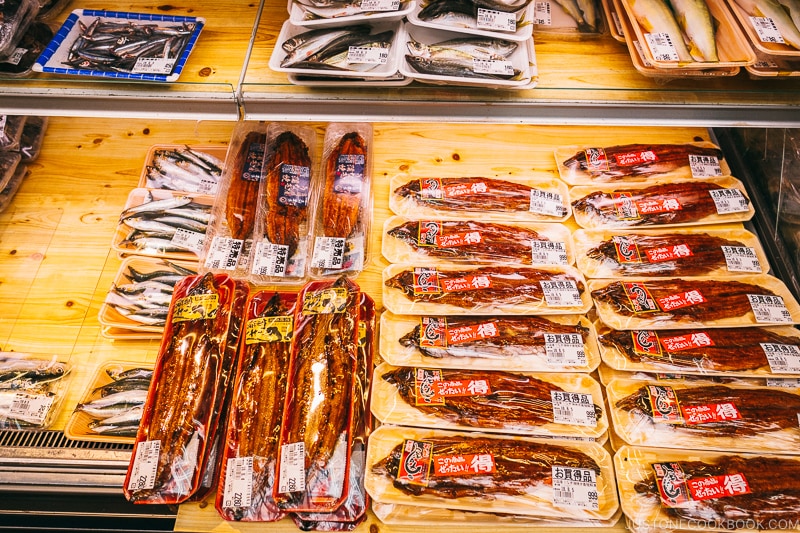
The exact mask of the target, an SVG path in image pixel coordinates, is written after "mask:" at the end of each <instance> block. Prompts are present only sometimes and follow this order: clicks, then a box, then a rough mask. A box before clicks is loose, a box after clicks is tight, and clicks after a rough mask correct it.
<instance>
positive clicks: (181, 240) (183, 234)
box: [171, 228, 206, 254]
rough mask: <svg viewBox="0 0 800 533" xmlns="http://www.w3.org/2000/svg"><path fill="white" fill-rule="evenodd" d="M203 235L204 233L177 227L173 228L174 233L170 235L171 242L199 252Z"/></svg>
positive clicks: (201, 248) (201, 249) (201, 247)
mask: <svg viewBox="0 0 800 533" xmlns="http://www.w3.org/2000/svg"><path fill="white" fill-rule="evenodd" d="M205 236H206V235H205V233H200V232H197V231H191V230H188V229H184V228H178V229H177V230H175V235H173V236H172V239H171V242H172V244H174V245H175V246H180V247H181V248H186V249H187V250H191V251H192V252H194V253H196V254H199V253H201V252H202V251H203V241H204V239H205Z"/></svg>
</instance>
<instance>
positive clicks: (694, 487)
mask: <svg viewBox="0 0 800 533" xmlns="http://www.w3.org/2000/svg"><path fill="white" fill-rule="evenodd" d="M652 467H653V472H654V473H655V476H656V484H657V485H658V492H659V496H660V497H661V503H662V504H664V506H666V507H681V506H685V505H686V504H687V503H688V502H690V501H701V500H710V499H715V498H724V497H728V496H741V495H743V494H750V492H751V491H750V485H749V484H748V483H747V479H746V478H745V476H744V475H743V474H742V473H738V472H737V473H731V474H725V475H720V476H704V477H691V478H690V477H688V476H687V475H686V473H685V472H684V471H683V468H682V467H681V465H680V463H653V464H652Z"/></svg>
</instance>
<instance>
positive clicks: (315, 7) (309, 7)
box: [295, 0, 404, 20]
mask: <svg viewBox="0 0 800 533" xmlns="http://www.w3.org/2000/svg"><path fill="white" fill-rule="evenodd" d="M295 4H296V5H297V6H299V8H300V9H301V10H302V12H303V19H304V20H319V19H335V18H340V17H352V16H355V15H363V16H366V15H372V14H379V13H385V12H386V9H387V8H386V7H385V6H381V5H380V4H362V3H361V2H357V1H354V0H322V1H317V0H295ZM399 4H400V5H398V6H397V7H394V6H393V7H394V9H393V11H399V10H402V9H404V8H403V2H400V3H399ZM368 6H374V8H371V7H368Z"/></svg>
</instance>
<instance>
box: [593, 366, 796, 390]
mask: <svg viewBox="0 0 800 533" xmlns="http://www.w3.org/2000/svg"><path fill="white" fill-rule="evenodd" d="M597 375H598V376H599V378H600V383H602V384H603V385H608V384H609V383H611V382H612V381H614V380H615V379H622V380H636V381H659V382H665V383H666V384H667V385H669V384H670V382H672V383H675V382H676V381H685V382H686V383H692V384H696V385H701V384H708V385H714V384H722V385H749V386H753V387H776V388H780V389H800V378H748V377H741V376H726V375H718V374H712V375H709V374H686V373H681V372H644V371H641V370H617V369H615V368H612V367H610V366H608V365H607V364H606V363H600V366H598V367H597Z"/></svg>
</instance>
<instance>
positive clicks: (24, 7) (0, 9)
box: [0, 0, 39, 58]
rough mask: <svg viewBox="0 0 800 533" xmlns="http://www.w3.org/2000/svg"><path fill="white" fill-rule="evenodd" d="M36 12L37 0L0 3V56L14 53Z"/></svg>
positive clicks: (4, 56) (5, 0)
mask: <svg viewBox="0 0 800 533" xmlns="http://www.w3.org/2000/svg"><path fill="white" fill-rule="evenodd" d="M38 12H39V2H38V1H37V0H4V1H3V2H2V3H0V58H7V57H9V56H10V55H12V54H13V53H14V51H15V50H16V47H17V44H18V43H19V41H20V39H22V36H23V35H25V32H26V31H27V30H28V26H30V25H31V23H32V22H33V19H35V18H36V14H37V13H38Z"/></svg>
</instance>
